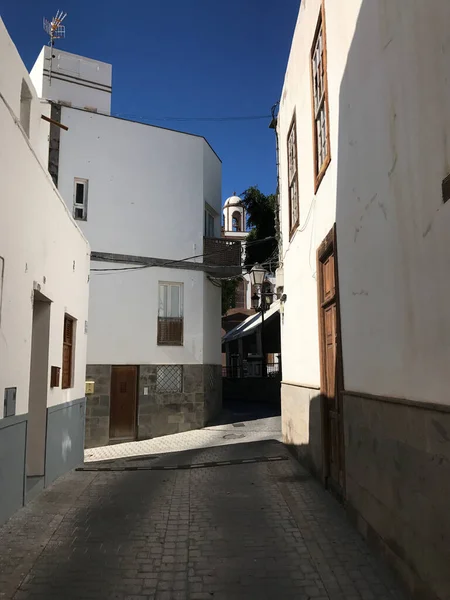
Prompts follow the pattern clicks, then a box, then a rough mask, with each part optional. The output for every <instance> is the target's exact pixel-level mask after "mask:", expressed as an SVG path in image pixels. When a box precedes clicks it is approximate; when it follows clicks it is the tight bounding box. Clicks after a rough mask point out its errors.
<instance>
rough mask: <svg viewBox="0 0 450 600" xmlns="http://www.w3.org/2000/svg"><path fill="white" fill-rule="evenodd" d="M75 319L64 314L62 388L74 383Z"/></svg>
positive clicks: (69, 386)
mask: <svg viewBox="0 0 450 600" xmlns="http://www.w3.org/2000/svg"><path fill="white" fill-rule="evenodd" d="M74 330H75V321H74V320H73V319H72V318H71V317H69V316H68V315H64V331H63V356H62V385H61V387H62V389H66V388H71V387H72V385H73V350H74Z"/></svg>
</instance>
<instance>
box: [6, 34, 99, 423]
mask: <svg viewBox="0 0 450 600" xmlns="http://www.w3.org/2000/svg"><path fill="white" fill-rule="evenodd" d="M0 40H1V55H2V56H3V57H5V60H2V61H1V65H0V77H1V79H0V93H1V95H2V98H1V103H0V109H1V111H2V116H1V120H2V142H1V145H0V153H1V154H0V168H1V171H2V176H1V179H2V187H3V193H2V197H3V199H4V202H3V205H2V218H1V220H0V229H1V235H0V256H1V257H2V258H3V260H4V272H3V288H2V299H1V332H2V335H1V336H0V356H1V359H0V382H1V383H0V389H1V390H3V389H4V388H5V387H17V414H21V413H26V412H27V409H28V388H29V377H30V351H31V319H32V301H31V302H30V299H32V295H33V290H39V291H40V293H41V294H42V295H43V296H45V297H47V298H48V299H49V300H50V301H51V303H52V304H51V323H50V342H49V364H50V365H57V366H61V357H62V334H63V316H64V312H67V313H69V314H70V315H72V316H73V317H75V318H76V319H77V323H78V327H79V331H77V343H76V356H75V360H74V365H75V378H74V386H73V387H72V388H70V389H67V390H61V388H53V389H49V390H48V405H49V406H52V405H55V404H59V403H61V402H67V401H69V400H73V399H75V398H81V397H83V396H84V371H85V363H86V361H85V355H86V336H85V333H84V328H85V321H87V299H88V274H89V246H88V244H87V242H86V239H85V238H84V237H83V235H82V233H81V231H80V230H79V229H78V227H77V225H76V223H75V222H74V221H73V219H72V217H71V215H70V211H69V210H68V209H67V207H66V205H65V203H64V201H63V199H62V198H61V196H60V194H59V193H58V191H57V190H56V188H55V187H54V185H53V183H52V180H51V178H50V176H49V174H48V172H47V170H46V168H45V166H44V165H43V164H42V163H41V162H40V160H39V158H38V154H37V152H36V149H35V148H36V147H37V146H38V145H39V140H40V135H41V124H42V123H43V121H42V119H41V105H40V101H39V99H38V98H37V96H36V93H35V91H34V88H33V85H32V84H31V81H30V79H29V77H28V74H27V72H26V70H25V67H24V65H23V64H22V62H21V60H20V58H19V55H18V53H17V50H16V48H15V47H14V45H13V43H12V41H11V39H10V38H9V36H8V34H7V32H6V29H5V28H4V26H3V24H1V38H0ZM22 81H24V82H25V83H26V85H27V86H28V89H29V91H30V94H31V115H30V135H29V136H27V135H26V134H25V133H24V130H23V127H21V126H20V125H19V123H20V90H21V85H22ZM25 173H26V177H25V176H24V174H25ZM1 417H2V413H1V411H0V418H1Z"/></svg>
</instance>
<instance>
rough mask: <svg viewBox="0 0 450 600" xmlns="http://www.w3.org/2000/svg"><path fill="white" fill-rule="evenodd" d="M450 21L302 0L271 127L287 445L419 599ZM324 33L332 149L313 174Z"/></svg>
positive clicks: (433, 423) (424, 565)
mask: <svg viewBox="0 0 450 600" xmlns="http://www.w3.org/2000/svg"><path fill="white" fill-rule="evenodd" d="M322 11H323V12H322ZM321 14H322V15H323V16H322V26H320V15H321ZM449 21H450V4H449V3H448V1H447V0H436V2H433V3H432V4H431V3H427V2H413V3H411V2H408V1H407V0H392V1H389V2H381V1H380V2H376V1H372V0H355V1H353V2H343V3H336V2H334V0H310V1H308V2H302V3H301V6H300V10H299V16H298V21H297V25H296V29H295V33H294V37H293V42H292V48H291V53H290V58H289V63H288V67H287V71H286V77H285V81H284V87H283V91H282V96H281V102H280V110H279V115H278V124H277V134H278V142H279V149H280V150H279V152H280V154H279V163H280V173H279V175H280V205H281V224H282V233H283V236H282V237H283V239H282V265H281V270H280V274H282V278H281V279H283V280H284V282H283V293H284V294H285V302H284V303H283V305H284V315H283V318H282V356H283V384H282V425H283V437H284V441H285V442H287V443H288V444H290V445H291V446H292V447H293V448H295V450H296V452H297V453H298V455H299V457H300V458H301V459H302V460H304V461H305V463H306V464H307V466H308V467H310V468H311V470H313V471H314V472H315V473H316V474H317V475H318V476H319V477H320V478H321V479H322V480H323V481H324V482H325V484H326V485H327V486H329V487H330V488H331V489H333V491H334V492H336V493H337V494H339V495H340V496H341V497H342V498H343V499H344V500H345V505H346V506H347V507H348V508H349V510H350V511H351V514H352V516H353V518H354V520H355V522H356V523H357V524H358V526H359V527H360V530H361V532H363V533H364V534H366V535H369V536H370V538H371V539H377V540H378V541H379V543H380V546H381V548H382V549H383V552H384V554H385V555H386V556H387V557H389V559H390V560H391V562H392V564H393V565H394V566H395V567H396V568H397V570H398V572H399V573H400V575H401V577H402V578H403V579H404V581H405V583H406V584H407V585H408V586H409V588H410V589H411V590H412V591H413V592H414V593H417V592H419V590H420V593H421V594H422V595H423V596H424V597H430V598H431V597H433V598H434V597H436V598H445V597H448V594H449V591H450V579H449V576H448V561H447V549H448V544H449V540H450V530H449V528H448V527H447V525H446V524H447V522H448V519H447V507H446V505H445V504H444V503H443V502H442V497H443V493H444V492H443V491H442V482H443V481H445V482H447V481H448V464H449V460H450V451H449V444H448V440H449V439H450V438H449V436H450V418H449V405H450V399H449V397H448V364H449V362H450V319H449V317H448V309H447V297H448V295H449V292H450V284H449V279H448V277H447V274H448V272H449V268H450V249H449V244H448V232H449V227H450V178H449V175H450V145H449V144H448V139H449V136H450V83H449V78H448V77H447V75H446V74H447V72H448V64H449V58H450V45H449V35H448V22H449ZM321 29H322V31H323V29H325V39H326V46H325V54H324V56H325V65H326V69H325V72H326V77H327V86H325V95H324V98H325V100H324V103H325V104H328V112H329V158H330V160H328V161H325V167H324V170H323V172H322V173H320V177H318V178H316V177H315V164H314V156H315V147H314V133H313V132H314V131H315V129H314V125H313V123H315V122H316V119H317V114H318V113H319V112H320V110H321V106H322V104H321V102H322V101H323V100H322V99H321V100H320V101H319V102H317V103H315V104H314V102H313V97H312V96H313V94H312V90H313V89H314V85H315V82H312V81H311V73H312V72H313V73H314V66H313V65H312V64H311V62H312V60H311V57H312V56H315V55H314V52H312V50H313V49H314V44H313V42H314V40H315V39H317V33H318V32H319V31H320V30H321ZM311 84H312V85H311ZM294 118H295V120H294ZM293 123H295V128H294V130H295V132H296V138H297V157H296V158H297V160H293V156H294V154H293V153H291V154H290V155H288V146H289V139H291V140H292V139H293V137H292V136H291V132H292V131H293V129H292V127H293ZM293 165H296V166H295V168H293ZM295 169H296V170H295ZM295 175H297V181H298V198H299V222H298V224H295V223H294V226H293V227H290V215H292V211H290V198H292V190H294V193H295V181H296V177H295ZM446 180H447V183H446ZM290 192H291V193H290ZM291 221H292V218H291ZM335 224H336V228H335V230H334V225H335ZM334 231H335V233H334ZM330 232H332V233H330ZM329 233H330V236H328V234H329ZM325 248H327V250H326V252H325V251H324V252H323V250H324V249H325ZM330 256H333V257H334V259H335V263H336V264H337V268H336V269H335V268H334V267H333V265H332V262H329V263H328V264H327V266H326V267H325V266H324V265H325V264H326V261H327V260H328V259H329V257H330ZM330 265H331V266H330ZM333 273H334V274H335V275H336V279H335V280H333V277H332V276H331V274H333ZM333 281H334V282H335V286H334V284H333ZM318 284H320V285H319V286H318ZM326 286H329V287H326ZM334 289H336V290H337V294H335V293H334ZM330 290H331V291H330ZM326 291H328V292H329V298H328V299H327V296H326V294H325V292H326ZM318 292H319V293H318ZM330 298H331V300H330ZM330 307H331V308H330ZM334 309H336V310H334ZM333 311H334V312H333ZM335 315H337V316H336V317H335ZM334 319H336V320H334ZM334 324H336V327H334ZM319 330H320V333H321V335H319ZM341 368H342V371H341ZM334 376H336V377H335V378H334ZM446 493H447V492H445V493H444V495H445V494H446ZM443 523H445V525H443ZM424 548H427V549H429V552H427V553H426V556H425V554H424V552H423V549H424ZM414 593H413V595H414Z"/></svg>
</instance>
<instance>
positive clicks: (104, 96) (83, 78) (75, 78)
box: [30, 46, 112, 115]
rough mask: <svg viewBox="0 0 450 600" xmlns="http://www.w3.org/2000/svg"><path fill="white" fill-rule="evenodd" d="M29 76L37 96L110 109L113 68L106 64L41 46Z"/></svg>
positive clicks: (99, 109) (87, 107) (98, 109)
mask: <svg viewBox="0 0 450 600" xmlns="http://www.w3.org/2000/svg"><path fill="white" fill-rule="evenodd" d="M30 78H31V81H32V83H33V85H34V86H35V88H36V92H37V94H38V96H39V97H40V98H45V99H46V100H52V101H53V102H57V103H58V104H59V103H63V104H69V105H70V106H73V107H74V108H81V109H84V110H90V111H93V112H99V113H104V114H107V115H109V114H110V112H111V93H112V67H111V65H109V64H108V63H104V62H101V61H99V60H93V59H91V58H86V57H84V56H78V55H77V54H72V53H70V52H63V51H61V50H58V49H57V48H51V47H50V46H44V47H43V48H42V50H41V53H40V54H39V56H38V58H37V60H36V63H35V64H34V66H33V68H32V70H31V72H30Z"/></svg>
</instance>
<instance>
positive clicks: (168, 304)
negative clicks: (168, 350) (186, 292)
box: [158, 283, 183, 346]
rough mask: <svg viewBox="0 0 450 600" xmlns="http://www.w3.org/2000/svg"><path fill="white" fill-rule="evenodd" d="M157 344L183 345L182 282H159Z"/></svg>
mask: <svg viewBox="0 0 450 600" xmlns="http://www.w3.org/2000/svg"><path fill="white" fill-rule="evenodd" d="M158 344H159V345H161V346H182V345H183V284H182V283H160V284H159V309H158Z"/></svg>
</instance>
